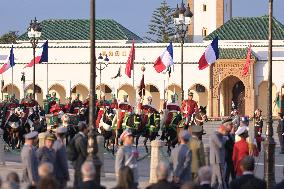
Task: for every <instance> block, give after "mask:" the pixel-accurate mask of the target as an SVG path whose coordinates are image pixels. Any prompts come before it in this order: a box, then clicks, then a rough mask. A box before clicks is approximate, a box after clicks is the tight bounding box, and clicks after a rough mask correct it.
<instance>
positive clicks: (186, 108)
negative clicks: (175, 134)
mask: <svg viewBox="0 0 284 189" xmlns="http://www.w3.org/2000/svg"><path fill="white" fill-rule="evenodd" d="M181 112H182V115H183V117H185V125H186V126H187V125H188V124H189V121H190V120H191V119H192V116H193V114H194V113H197V112H198V106H197V102H196V101H194V100H193V93H192V92H190V91H188V99H187V100H184V101H183V102H182V104H181Z"/></svg>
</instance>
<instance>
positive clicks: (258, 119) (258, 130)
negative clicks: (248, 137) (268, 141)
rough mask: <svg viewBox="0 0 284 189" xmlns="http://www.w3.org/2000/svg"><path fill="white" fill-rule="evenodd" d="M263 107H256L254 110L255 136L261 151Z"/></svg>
mask: <svg viewBox="0 0 284 189" xmlns="http://www.w3.org/2000/svg"><path fill="white" fill-rule="evenodd" d="M261 113H262V111H261V109H259V108H258V109H256V110H255V112H254V136H255V139H256V144H257V149H258V151H261V142H262V136H261V134H262V127H263V118H262V115H261Z"/></svg>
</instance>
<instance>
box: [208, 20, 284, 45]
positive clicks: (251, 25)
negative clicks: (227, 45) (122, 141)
mask: <svg viewBox="0 0 284 189" xmlns="http://www.w3.org/2000/svg"><path fill="white" fill-rule="evenodd" d="M268 19H269V17H268V16H261V17H244V18H233V19H231V20H229V21H228V22H226V23H225V24H224V25H223V26H221V27H219V28H218V29H216V30H215V31H213V32H212V33H211V34H209V35H208V36H206V37H205V38H204V39H205V40H212V39H214V38H215V37H216V36H218V37H219V39H220V40H267V39H268ZM272 21H273V39H274V40H284V25H283V24H281V23H280V22H279V21H277V20H276V19H275V18H273V20H272Z"/></svg>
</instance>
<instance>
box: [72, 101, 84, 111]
mask: <svg viewBox="0 0 284 189" xmlns="http://www.w3.org/2000/svg"><path fill="white" fill-rule="evenodd" d="M82 106H83V103H82V101H81V100H79V99H75V100H74V101H73V102H72V104H71V108H70V113H73V114H78V112H79V109H80V108H81V107H82Z"/></svg>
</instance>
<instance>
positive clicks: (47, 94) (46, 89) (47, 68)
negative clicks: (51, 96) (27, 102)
mask: <svg viewBox="0 0 284 189" xmlns="http://www.w3.org/2000/svg"><path fill="white" fill-rule="evenodd" d="M46 94H47V95H48V62H46Z"/></svg>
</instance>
